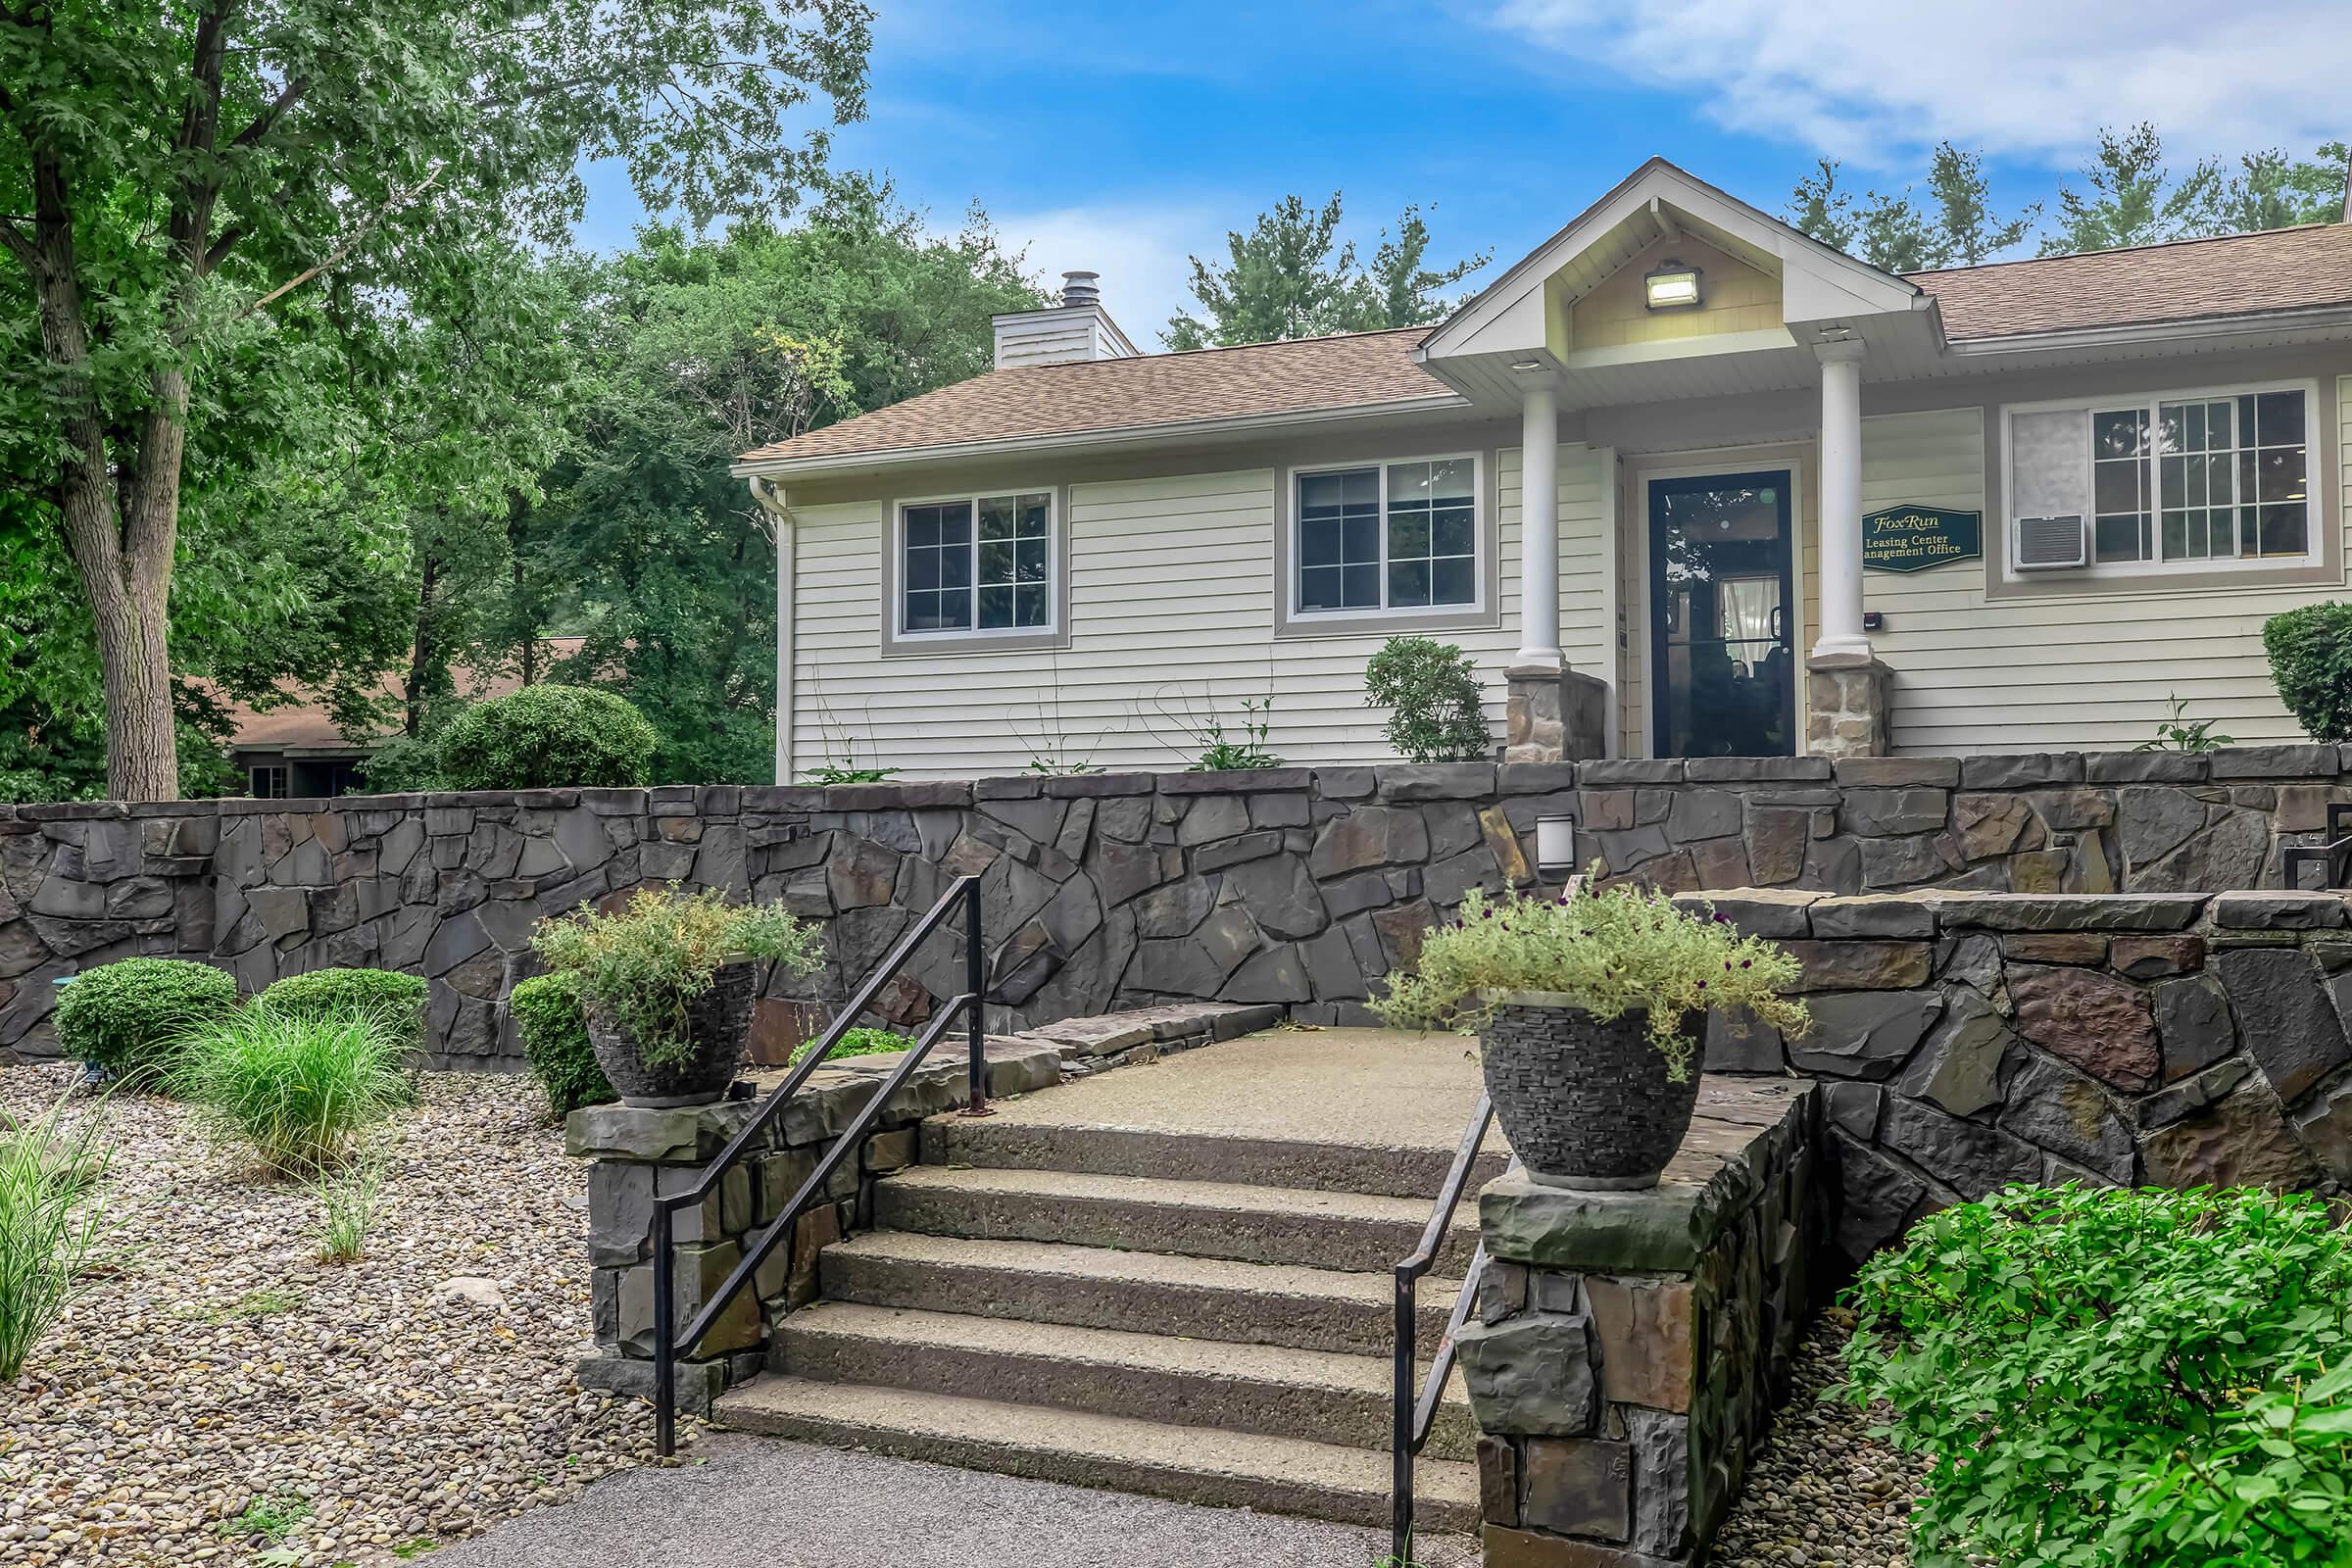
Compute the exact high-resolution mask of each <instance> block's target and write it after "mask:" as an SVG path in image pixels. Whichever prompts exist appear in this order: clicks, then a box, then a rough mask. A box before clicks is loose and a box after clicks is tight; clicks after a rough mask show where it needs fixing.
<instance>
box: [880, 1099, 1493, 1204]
mask: <svg viewBox="0 0 2352 1568" xmlns="http://www.w3.org/2000/svg"><path fill="white" fill-rule="evenodd" d="M922 1138H923V1161H924V1163H925V1164H930V1165H951V1164H954V1165H987V1166H996V1167H1000V1168H1004V1169H1011V1170H1066V1171H1087V1172H1091V1173H1094V1174H1097V1175H1104V1176H1151V1177H1157V1178H1160V1179H1163V1180H1166V1181H1180V1182H1234V1183H1247V1184H1249V1185H1251V1186H1257V1187H1298V1188H1305V1189H1309V1190H1312V1191H1316V1192H1326V1193H1380V1194H1385V1195H1387V1196H1390V1197H1395V1198H1419V1199H1422V1200H1424V1201H1436V1198H1437V1195H1438V1189H1439V1188H1440V1187H1441V1186H1443V1185H1444V1183H1445V1181H1446V1169H1447V1167H1448V1166H1450V1165H1451V1164H1452V1163H1453V1151H1452V1150H1450V1149H1430V1148H1426V1147H1419V1148H1415V1147H1405V1146H1399V1145H1397V1144H1389V1143H1382V1142H1379V1141H1377V1140H1373V1139H1367V1140H1366V1141H1364V1142H1361V1143H1356V1142H1344V1143H1333V1142H1321V1141H1299V1140H1293V1139H1286V1138H1250V1137H1231V1136H1223V1135H1218V1134H1211V1133H1198V1132H1163V1131H1154V1130H1152V1129H1149V1128H1140V1127H1120V1126H1115V1125H1099V1126H1098V1125H1087V1124H1079V1125H1069V1124H1063V1123H1057V1122H1043V1121H1029V1120H1024V1119H1022V1118H1021V1117H1019V1116H1017V1115H1012V1116H1005V1117H1001V1118H996V1119H991V1120H983V1121H967V1120H963V1119H960V1118H958V1117H955V1116H935V1117H933V1118H931V1120H929V1121H928V1122H926V1123H924V1125H923V1135H922ZM1492 1142H1493V1144H1494V1146H1495V1147H1493V1148H1491V1149H1489V1150H1488V1151H1487V1152H1484V1153H1483V1154H1481V1156H1480V1157H1479V1160H1478V1163H1477V1165H1476V1166H1475V1167H1474V1174H1473V1175H1472V1177H1471V1182H1470V1187H1469V1191H1471V1192H1476V1191H1477V1190H1478V1189H1479V1187H1480V1186H1481V1185H1483V1184H1484V1183H1486V1182H1488V1181H1491V1180H1493V1179H1494V1178H1495V1177H1496V1176H1499V1175H1501V1174H1502V1171H1503V1167H1504V1166H1505V1165H1507V1164H1508V1163H1509V1162H1510V1154H1509V1152H1508V1151H1507V1150H1505V1149H1503V1148H1502V1147H1501V1135H1500V1134H1499V1133H1496V1134H1494V1135H1492Z"/></svg>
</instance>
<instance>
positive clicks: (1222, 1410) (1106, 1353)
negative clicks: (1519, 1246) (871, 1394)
mask: <svg viewBox="0 0 2352 1568" xmlns="http://www.w3.org/2000/svg"><path fill="white" fill-rule="evenodd" d="M768 1364H769V1365H770V1366H771V1367H772V1368H773V1369H775V1370H776V1371H779V1372H782V1373H785V1374H787V1375H789V1376H792V1377H797V1378H807V1379H810V1380H812V1381H816V1382H824V1383H855V1384H881V1385H885V1386H887V1387H891V1388H900V1389H919V1390H922V1391H923V1392H925V1393H931V1394H950V1395H955V1396H956V1397H962V1398H975V1399H977V1398H987V1397H1005V1398H1009V1399H1014V1400H1017V1401H1018V1402H1020V1403H1022V1404H1043V1405H1052V1406H1054V1407H1055V1408H1057V1409H1063V1410H1079V1411H1087V1412H1091V1413H1094V1414H1098V1415H1123V1416H1129V1417H1133V1418H1137V1419H1141V1420H1147V1421H1152V1422H1158V1423H1163V1424H1166V1425H1169V1426H1182V1427H1201V1428H1209V1429H1213V1430H1216V1431H1219V1432H1246V1433H1255V1434H1258V1435H1260V1436H1264V1437H1275V1438H1299V1439H1304V1440H1307V1441H1320V1442H1326V1443H1333V1444H1342V1445H1346V1446H1351V1447H1358V1448H1377V1449H1379V1450H1380V1451H1382V1452H1384V1453H1385V1452H1387V1451H1388V1446H1389V1420H1390V1397H1391V1394H1390V1388H1391V1384H1390V1379H1391V1362H1390V1360H1389V1358H1388V1357H1386V1356H1371V1355H1343V1354H1339V1353H1337V1352H1334V1351H1330V1350H1297V1349H1290V1348H1282V1347H1276V1346H1264V1345H1234V1344H1227V1343H1221V1342H1218V1341H1213V1340H1187V1339H1179V1338H1177V1337H1175V1336H1173V1335H1167V1334H1128V1333H1122V1332H1119V1331H1117V1330H1112V1329H1084V1328H1065V1327H1061V1326H1058V1325H1055V1324H1049V1323H1024V1322H1019V1321H1016V1320H1013V1319H1009V1318H996V1317H971V1316H967V1315H965V1314H962V1313H956V1312H924V1311H910V1310H907V1309H904V1308H899V1307H888V1306H861V1305H858V1304H857V1303H855V1302H848V1301H820V1302H818V1303H817V1304H815V1305H814V1306H811V1307H809V1308H807V1309H805V1310H803V1311H799V1312H795V1313H792V1314H791V1315H790V1316H788V1317H786V1318H784V1319H782V1320H781V1321H780V1322H779V1323H778V1325H777V1328H776V1337H775V1342H774V1345H773V1348H771V1350H770V1351H769V1357H768ZM1476 1445H1477V1430H1476V1425H1475V1423H1474V1422H1473V1421H1472V1419H1471V1416H1470V1406H1469V1404H1468V1402H1467V1400H1466V1399H1465V1398H1464V1397H1462V1394H1461V1388H1460V1383H1459V1380H1458V1379H1457V1380H1456V1382H1455V1384H1454V1387H1453V1388H1452V1390H1450V1391H1449V1394H1448V1397H1446V1399H1444V1400H1442V1401H1441V1402H1440V1406H1439V1411H1438V1418H1437V1421H1436V1423H1435V1425H1434V1426H1433V1427H1432V1429H1431V1433H1430V1442H1429V1448H1428V1451H1429V1452H1430V1453H1432V1454H1434V1455H1436V1456H1438V1457H1441V1458H1448V1459H1468V1458H1471V1457H1472V1456H1473V1455H1474V1454H1475V1452H1476Z"/></svg>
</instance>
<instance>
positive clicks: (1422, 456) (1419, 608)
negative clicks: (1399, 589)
mask: <svg viewBox="0 0 2352 1568" xmlns="http://www.w3.org/2000/svg"><path fill="white" fill-rule="evenodd" d="M1465 461H1466V462H1468V463H1469V465H1470V552H1471V554H1470V580H1471V583H1472V585H1473V593H1472V596H1471V599H1470V602H1469V603H1468V604H1466V605H1391V604H1389V603H1387V600H1388V597H1389V469H1390V468H1391V467H1392V466H1396V465H1397V464H1403V463H1457V462H1465ZM1358 468H1371V469H1373V470H1375V471H1376V472H1378V473H1379V475H1380V597H1381V600H1382V604H1381V605H1380V607H1379V608H1378V609H1374V610H1308V609H1305V608H1303V607H1302V606H1301V605H1300V604H1299V572H1300V570H1301V563H1302V562H1303V561H1304V559H1305V539H1304V537H1303V535H1304V529H1305V519H1304V518H1303V517H1301V516H1300V515H1299V512H1300V508H1299V480H1301V479H1305V478H1311V477H1313V476H1314V475H1316V474H1319V473H1352V472H1353V471H1355V470H1356V469H1358ZM1283 482H1284V483H1285V484H1287V485H1288V486H1289V487H1290V490H1289V502H1288V505H1287V506H1286V508H1285V511H1286V512H1287V513H1288V514H1289V516H1290V524H1291V548H1290V559H1289V561H1288V563H1287V569H1288V573H1289V577H1290V581H1289V582H1288V583H1287V584H1286V585H1285V586H1284V588H1283V594H1284V602H1285V603H1286V604H1287V605H1289V607H1290V609H1289V612H1288V614H1287V619H1288V621H1289V623H1290V625H1291V627H1292V628H1293V629H1294V630H1296V629H1298V628H1300V627H1304V626H1317V625H1325V624H1329V623H1331V622H1334V621H1342V622H1348V623H1350V624H1352V623H1356V622H1371V623H1373V624H1375V625H1377V624H1380V623H1383V622H1387V621H1425V620H1427V619H1429V618H1430V617H1431V616H1433V615H1480V614H1484V613H1487V608H1488V604H1487V579H1488V577H1489V576H1490V575H1492V573H1493V570H1494V565H1495V564H1494V563H1493V562H1492V561H1490V560H1489V559H1488V556H1489V554H1490V553H1491V552H1492V551H1493V550H1494V548H1495V545H1494V541H1493V540H1492V539H1491V538H1489V536H1488V533H1487V466H1486V455H1485V454H1484V453H1482V452H1476V451H1472V452H1431V453H1420V452H1405V453H1398V454H1397V456H1395V457H1379V458H1358V459H1355V460H1353V461H1352V462H1348V463H1310V464H1304V465H1301V466H1297V467H1294V468H1292V469H1290V470H1289V475H1288V477H1287V478H1286V479H1285V480H1284V481H1283Z"/></svg>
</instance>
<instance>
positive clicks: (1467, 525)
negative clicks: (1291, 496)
mask: <svg viewBox="0 0 2352 1568" xmlns="http://www.w3.org/2000/svg"><path fill="white" fill-rule="evenodd" d="M1297 482H1298V495H1297V515H1298V539H1297V541H1296V544H1297V561H1298V568H1297V570H1298V583H1297V596H1298V598H1297V603H1298V608H1299V611H1300V612H1302V613H1317V612H1332V611H1379V610H1416V609H1467V608H1469V607H1471V606H1474V605H1476V604H1477V603H1478V464H1477V461H1476V460H1475V459H1473V458H1467V457H1461V458H1435V459H1428V460H1415V461H1412V462H1407V463H1389V464H1378V465H1369V466H1361V467H1351V468H1333V469H1325V470H1320V471H1316V472H1311V473H1301V474H1299V476H1298V481H1297Z"/></svg>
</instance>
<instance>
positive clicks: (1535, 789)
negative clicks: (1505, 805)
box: [1495, 762, 1592, 796]
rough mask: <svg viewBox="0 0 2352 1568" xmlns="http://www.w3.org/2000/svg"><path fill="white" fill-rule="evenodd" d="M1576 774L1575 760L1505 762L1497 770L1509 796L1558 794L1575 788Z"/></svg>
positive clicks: (1501, 787)
mask: <svg viewBox="0 0 2352 1568" xmlns="http://www.w3.org/2000/svg"><path fill="white" fill-rule="evenodd" d="M1585 765H1586V766H1591V765H1592V764H1590V763H1587V764H1585ZM1576 774H1577V764H1576V763H1574V762H1505V763H1503V764H1502V766H1501V767H1499V768H1497V769H1496V770H1495V783H1496V784H1497V786H1498V787H1499V788H1500V789H1501V791H1502V793H1503V794H1504V795H1506V796H1509V795H1557V794H1559V793H1561V792H1562V791H1564V790H1572V789H1574V788H1576Z"/></svg>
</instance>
